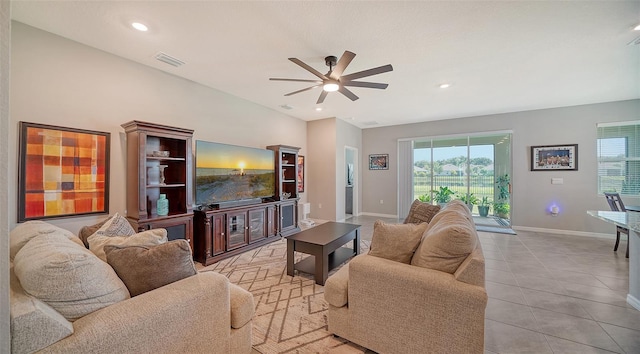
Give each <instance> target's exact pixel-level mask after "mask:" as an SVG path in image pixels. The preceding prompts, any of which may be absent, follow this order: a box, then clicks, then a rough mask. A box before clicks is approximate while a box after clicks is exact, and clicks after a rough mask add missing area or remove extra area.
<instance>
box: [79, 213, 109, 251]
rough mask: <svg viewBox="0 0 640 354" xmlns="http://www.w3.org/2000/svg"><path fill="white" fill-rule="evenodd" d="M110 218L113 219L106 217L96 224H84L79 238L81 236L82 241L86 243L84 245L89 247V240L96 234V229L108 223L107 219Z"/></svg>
mask: <svg viewBox="0 0 640 354" xmlns="http://www.w3.org/2000/svg"><path fill="white" fill-rule="evenodd" d="M109 219H111V218H107V219H104V220H102V221H101V222H99V223H97V224H94V225H89V226H83V227H82V228H81V229H80V232H78V238H80V239H81V240H82V243H84V246H85V247H86V248H89V241H88V240H87V239H88V238H89V236H91V235H93V234H95V233H96V231H98V230H100V228H101V227H102V225H104V224H106V223H107V221H109Z"/></svg>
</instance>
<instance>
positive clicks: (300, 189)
mask: <svg viewBox="0 0 640 354" xmlns="http://www.w3.org/2000/svg"><path fill="white" fill-rule="evenodd" d="M303 192H304V156H302V155H298V193H303Z"/></svg>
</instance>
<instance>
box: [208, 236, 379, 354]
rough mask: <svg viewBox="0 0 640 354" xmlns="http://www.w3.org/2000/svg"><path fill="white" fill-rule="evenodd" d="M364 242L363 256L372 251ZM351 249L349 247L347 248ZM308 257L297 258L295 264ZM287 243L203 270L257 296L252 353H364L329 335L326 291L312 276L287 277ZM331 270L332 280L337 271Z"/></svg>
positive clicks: (300, 255) (255, 251) (301, 255)
mask: <svg viewBox="0 0 640 354" xmlns="http://www.w3.org/2000/svg"><path fill="white" fill-rule="evenodd" d="M370 244H371V242H370V241H367V240H362V241H361V245H360V252H361V253H365V252H367V251H368V250H369V245H370ZM348 245H350V244H348ZM305 257H310V256H308V255H306V254H303V253H296V262H298V261H299V260H301V259H303V258H305ZM286 268H287V242H286V239H281V240H279V241H275V242H272V243H270V244H268V245H265V246H263V247H261V248H258V249H255V250H251V251H247V252H245V253H243V254H241V255H238V256H236V257H233V258H229V259H225V260H222V261H220V262H218V263H216V264H212V265H210V266H208V267H205V268H202V269H200V271H201V272H206V271H214V272H218V273H221V274H224V275H226V276H227V277H228V278H229V280H230V281H231V282H232V283H234V284H237V285H239V286H241V287H242V288H244V289H246V290H248V291H249V292H251V293H252V294H253V299H254V302H255V305H256V314H255V316H254V318H253V340H252V342H253V343H252V344H253V348H254V350H255V351H258V352H260V353H263V354H272V353H345V354H346V353H365V352H366V349H364V348H362V347H359V346H357V345H355V344H353V343H350V342H348V341H346V340H344V339H342V338H334V337H333V335H332V334H331V333H329V332H328V331H327V309H328V305H327V303H326V302H325V300H324V287H322V286H320V285H317V284H316V283H315V281H314V280H313V275H312V274H306V273H302V272H296V275H295V276H293V277H291V276H288V275H287V269H286ZM337 269H338V268H336V269H335V270H333V271H332V272H331V273H329V275H331V274H333V273H334V272H335V271H337Z"/></svg>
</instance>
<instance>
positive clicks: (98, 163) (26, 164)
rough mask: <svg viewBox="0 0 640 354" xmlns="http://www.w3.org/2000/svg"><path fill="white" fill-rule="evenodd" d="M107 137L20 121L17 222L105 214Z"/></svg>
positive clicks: (107, 194)
mask: <svg viewBox="0 0 640 354" xmlns="http://www.w3.org/2000/svg"><path fill="white" fill-rule="evenodd" d="M110 140H111V134H110V133H105V132H97V131H91V130H81V129H73V128H64V127H57V126H52V125H44V124H36V123H27V122H20V146H19V149H20V151H19V172H18V173H19V176H18V222H22V221H27V220H40V219H47V218H59V217H68V216H77V215H84V214H106V213H108V212H109V151H110Z"/></svg>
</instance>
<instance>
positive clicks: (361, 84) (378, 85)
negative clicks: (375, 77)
mask: <svg viewBox="0 0 640 354" xmlns="http://www.w3.org/2000/svg"><path fill="white" fill-rule="evenodd" d="M342 85H343V86H354V87H367V88H374V89H382V90H384V89H386V88H387V86H389V84H381V83H378V82H364V81H347V82H343V83H342Z"/></svg>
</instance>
